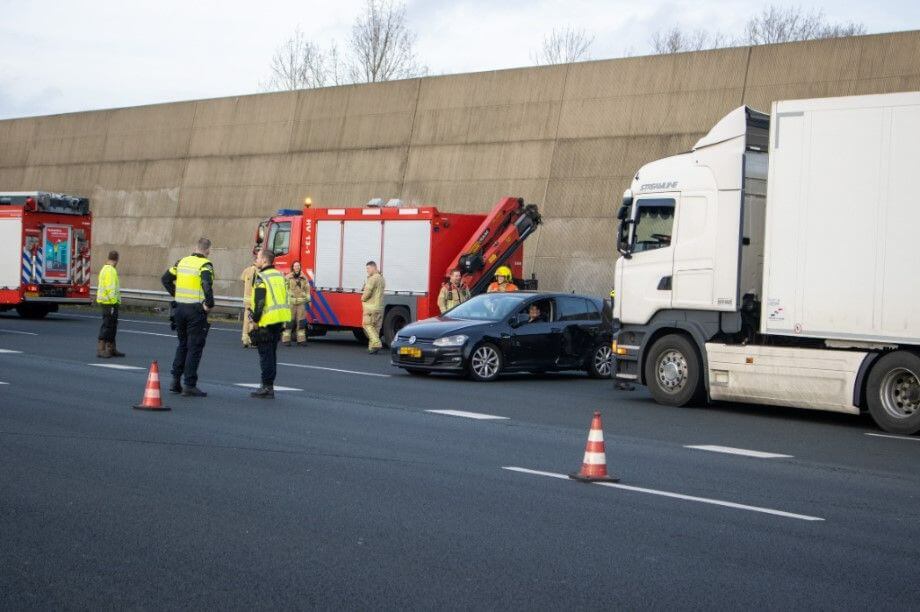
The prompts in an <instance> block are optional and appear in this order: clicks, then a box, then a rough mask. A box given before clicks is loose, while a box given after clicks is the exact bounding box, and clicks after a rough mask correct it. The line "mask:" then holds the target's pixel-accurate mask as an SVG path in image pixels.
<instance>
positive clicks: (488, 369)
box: [390, 291, 613, 381]
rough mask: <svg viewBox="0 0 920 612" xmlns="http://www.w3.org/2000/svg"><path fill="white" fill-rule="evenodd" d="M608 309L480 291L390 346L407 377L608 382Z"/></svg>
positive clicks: (560, 297) (558, 296) (554, 297)
mask: <svg viewBox="0 0 920 612" xmlns="http://www.w3.org/2000/svg"><path fill="white" fill-rule="evenodd" d="M612 336H613V329H612V321H611V317H610V313H609V309H608V308H606V307H605V304H604V301H603V300H601V299H598V298H594V297H586V296H583V295H574V294H567V293H532V292H527V291H516V292H511V293H486V294H483V295H477V296H476V297H474V298H472V299H470V300H469V301H467V302H464V303H463V304H460V305H459V306H457V307H456V308H453V309H451V310H449V311H447V312H446V313H444V314H443V315H442V316H440V317H434V318H431V319H426V320H424V321H418V322H416V323H412V324H410V325H407V326H405V327H403V328H402V329H400V330H399V333H398V334H397V335H396V338H394V340H393V342H392V343H391V346H390V351H391V356H392V364H393V365H394V366H397V367H400V368H403V369H405V370H406V371H407V372H409V373H410V374H428V373H430V372H456V373H466V374H468V375H469V376H470V378H472V379H473V380H478V381H490V380H495V379H496V378H498V375H499V374H501V373H502V372H521V371H526V372H547V371H553V370H555V371H558V370H584V371H586V372H588V374H590V375H591V376H593V377H596V378H608V377H609V376H610V369H611V353H610V342H611V340H612Z"/></svg>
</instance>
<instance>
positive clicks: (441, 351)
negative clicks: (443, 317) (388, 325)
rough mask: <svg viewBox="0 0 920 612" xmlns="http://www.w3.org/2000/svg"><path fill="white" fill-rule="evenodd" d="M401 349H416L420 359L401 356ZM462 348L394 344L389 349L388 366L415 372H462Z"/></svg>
mask: <svg viewBox="0 0 920 612" xmlns="http://www.w3.org/2000/svg"><path fill="white" fill-rule="evenodd" d="M402 347H411V348H417V349H419V350H420V351H421V352H422V356H421V357H410V356H408V355H401V354H400V351H399V349H400V348H402ZM464 348H465V347H463V346H445V347H438V346H434V345H433V344H430V343H426V344H415V345H412V344H407V343H394V344H393V346H392V348H391V349H390V364H392V365H394V366H396V367H397V368H413V369H417V370H430V371H432V372H435V371H449V372H459V371H462V370H463V368H464V364H465V356H464Z"/></svg>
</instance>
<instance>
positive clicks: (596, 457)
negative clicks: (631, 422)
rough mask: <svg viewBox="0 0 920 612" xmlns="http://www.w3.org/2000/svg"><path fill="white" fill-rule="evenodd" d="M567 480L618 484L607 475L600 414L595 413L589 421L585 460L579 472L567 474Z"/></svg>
mask: <svg viewBox="0 0 920 612" xmlns="http://www.w3.org/2000/svg"><path fill="white" fill-rule="evenodd" d="M569 478H574V479H575V480H580V481H582V482H619V481H620V479H619V478H617V477H615V476H612V475H611V474H608V473H607V451H606V449H605V447H604V426H603V425H602V424H601V413H600V412H599V411H596V412H595V413H594V418H593V419H591V430H590V431H589V432H588V443H587V444H585V458H584V460H583V461H582V463H581V471H580V472H578V473H577V474H569Z"/></svg>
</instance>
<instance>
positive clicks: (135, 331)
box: [118, 329, 176, 339]
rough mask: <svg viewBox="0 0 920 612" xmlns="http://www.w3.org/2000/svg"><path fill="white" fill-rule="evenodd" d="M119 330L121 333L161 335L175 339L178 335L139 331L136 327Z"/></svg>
mask: <svg viewBox="0 0 920 612" xmlns="http://www.w3.org/2000/svg"><path fill="white" fill-rule="evenodd" d="M118 331H119V332H121V333H124V334H141V335H144V336H160V337H161V338H173V339H175V337H176V334H158V333H156V332H145V331H138V330H136V329H119V330H118Z"/></svg>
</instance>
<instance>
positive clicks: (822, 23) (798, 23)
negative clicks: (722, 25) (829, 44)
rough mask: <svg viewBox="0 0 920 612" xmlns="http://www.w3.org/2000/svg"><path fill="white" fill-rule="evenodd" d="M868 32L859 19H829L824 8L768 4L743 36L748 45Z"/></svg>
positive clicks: (751, 20)
mask: <svg viewBox="0 0 920 612" xmlns="http://www.w3.org/2000/svg"><path fill="white" fill-rule="evenodd" d="M865 33H866V26H864V25H863V24H861V23H856V22H853V21H851V22H846V23H828V22H827V19H826V18H825V17H824V13H823V12H822V11H813V12H805V11H804V10H802V9H801V8H796V7H790V8H782V7H779V6H775V5H774V6H768V7H766V8H764V9H763V10H762V11H761V12H760V13H758V14H757V15H754V16H753V17H751V18H750V19H749V20H748V22H747V25H746V26H745V33H744V37H743V39H742V40H741V41H740V42H741V43H743V44H748V45H769V44H773V43H783V42H791V41H796V40H815V39H818V38H839V37H843V36H858V35H860V34H865Z"/></svg>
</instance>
